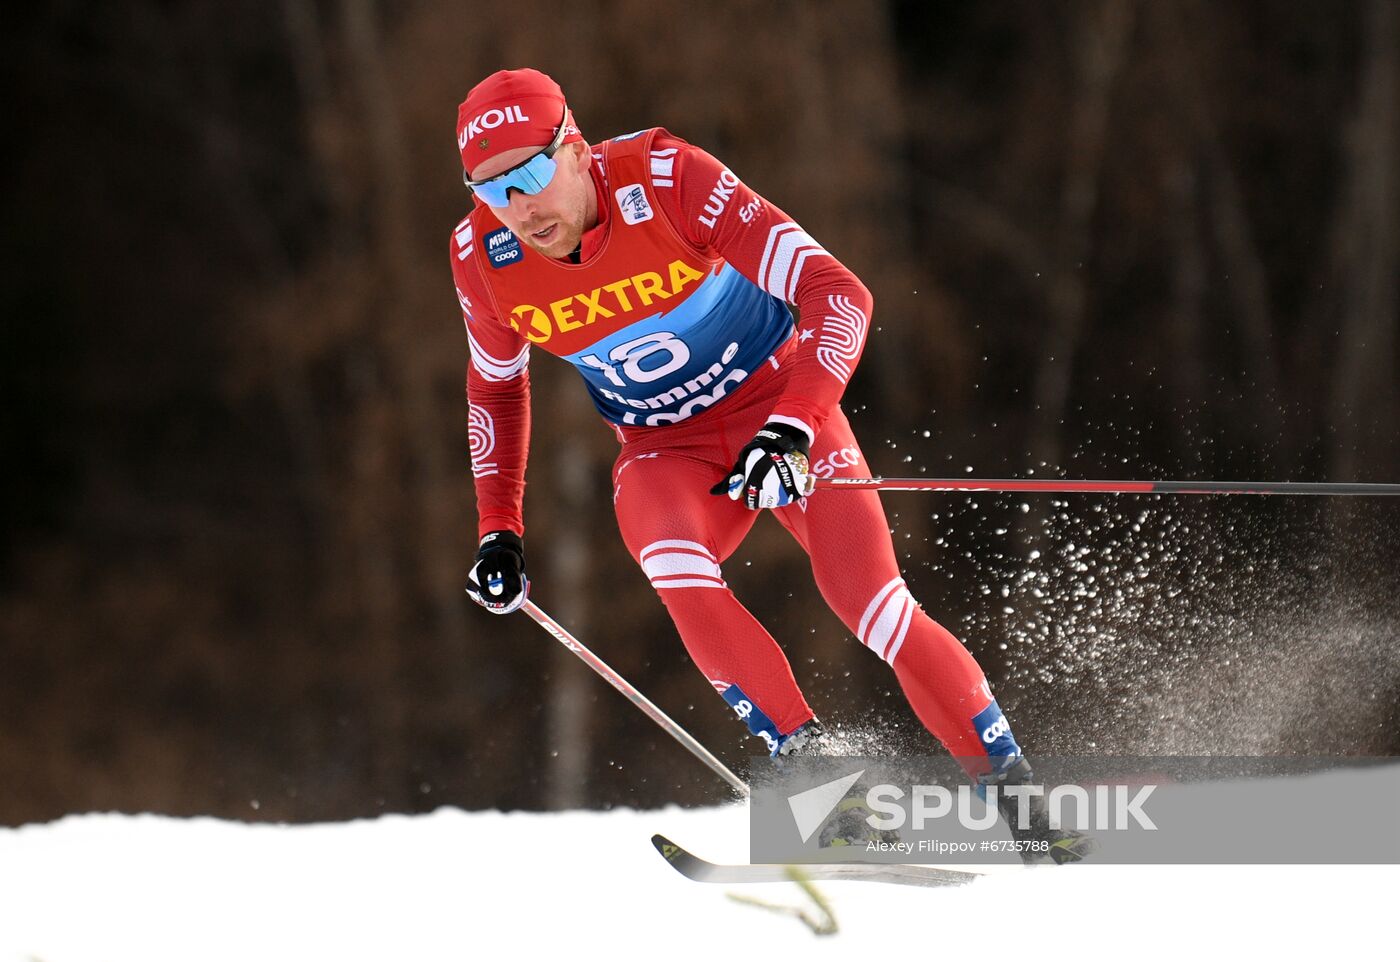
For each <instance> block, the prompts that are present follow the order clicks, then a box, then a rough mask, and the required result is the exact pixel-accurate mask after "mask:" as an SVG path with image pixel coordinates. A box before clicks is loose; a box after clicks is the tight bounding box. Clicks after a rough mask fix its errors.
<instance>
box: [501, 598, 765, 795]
mask: <svg viewBox="0 0 1400 962" xmlns="http://www.w3.org/2000/svg"><path fill="white" fill-rule="evenodd" d="M520 610H521V611H523V612H525V614H527V615H529V616H530V617H531V618H532V619H533V620H534V622H535V624H537V625H539V626H540V627H541V628H543V629H544V630H545V631H547V632H549V633H550V634H551V635H553V636H554V638H555V640H557V641H558V642H559V643H560V644H562V645H563V646H564V647H565V648H567V649H569V650H570V651H572V652H573V653H574V654H575V655H578V657H579V659H580V660H581V661H582V662H583V663H584V664H586V665H587V666H588V667H589V668H592V669H593V670H594V671H596V672H597V673H598V674H599V675H602V676H603V678H604V679H605V680H606V681H607V683H608V684H610V685H612V686H613V687H614V688H616V689H617V690H618V691H620V692H622V694H623V695H625V696H626V697H627V700H628V701H630V702H631V703H632V704H634V705H636V706H637V707H638V708H640V709H641V710H642V711H643V712H645V713H646V716H647V717H648V718H650V719H651V720H652V721H654V722H656V723H657V724H658V725H660V726H661V728H662V730H664V731H665V732H666V734H668V735H670V736H671V737H672V738H674V739H675V740H676V741H678V742H680V743H681V744H682V745H684V746H685V748H686V750H687V751H689V752H690V753H691V754H692V755H694V756H695V757H696V758H698V759H700V760H701V761H702V762H704V763H705V764H706V765H708V766H709V767H710V771H712V772H714V773H715V774H716V775H718V776H719V777H720V778H722V779H724V780H725V781H726V782H728V783H729V784H730V786H732V787H733V789H734V791H736V792H738V793H739V794H740V795H742V796H744V797H745V798H747V797H748V794H749V786H748V783H747V782H745V781H744V780H743V779H742V778H740V777H739V776H738V775H735V774H734V773H733V772H732V771H730V770H729V769H728V768H727V767H726V766H725V764H724V762H722V761H720V760H719V759H718V758H716V757H715V756H714V755H712V754H710V752H709V750H708V749H707V748H705V746H704V745H702V744H700V743H699V742H698V741H696V740H695V738H694V737H693V736H692V735H691V734H690V733H689V732H687V731H686V730H685V729H684V728H682V727H681V726H680V725H678V724H676V723H675V722H674V721H672V720H671V718H670V716H669V715H667V714H666V713H665V712H664V711H662V710H661V709H660V708H657V707H656V705H654V704H653V703H652V701H651V699H649V698H647V696H646V695H643V694H642V693H641V692H639V691H638V690H637V689H636V688H634V687H632V685H631V684H629V683H628V681H627V679H625V678H623V677H622V676H621V675H619V674H618V673H617V672H615V671H613V670H612V669H611V668H609V667H608V665H607V663H606V662H605V661H603V659H601V658H599V657H598V656H597V655H595V654H593V652H591V651H589V650H588V649H587V648H585V647H584V645H583V643H582V642H580V641H579V640H578V639H577V638H575V637H574V636H573V635H571V634H569V632H568V629H566V628H565V627H564V626H563V625H561V624H559V622H557V621H555V620H554V619H553V618H551V617H550V616H549V615H547V614H545V613H544V612H543V611H542V610H541V609H540V606H539V605H537V604H535V603H534V602H533V601H526V602H525V604H523V605H521V608H520Z"/></svg>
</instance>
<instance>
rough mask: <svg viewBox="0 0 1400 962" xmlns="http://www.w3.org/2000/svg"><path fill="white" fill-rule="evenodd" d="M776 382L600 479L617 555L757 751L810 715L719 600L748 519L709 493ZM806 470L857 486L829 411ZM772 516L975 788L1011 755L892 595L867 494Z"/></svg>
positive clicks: (777, 663) (772, 659) (974, 693)
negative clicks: (644, 582) (745, 727)
mask: <svg viewBox="0 0 1400 962" xmlns="http://www.w3.org/2000/svg"><path fill="white" fill-rule="evenodd" d="M781 373H784V372H775V371H769V370H768V369H765V370H764V371H763V372H761V373H760V374H757V375H755V377H754V380H755V381H759V382H760V383H759V384H756V385H753V384H751V385H745V388H744V389H743V391H742V393H741V394H740V395H739V396H737V397H734V398H731V399H729V401H730V402H731V403H729V404H722V405H721V406H720V408H719V409H718V410H714V411H710V412H707V413H705V414H703V415H701V416H700V417H699V418H696V419H693V420H691V421H686V422H683V423H681V424H679V425H674V426H668V427H664V428H652V429H644V430H641V431H636V430H633V431H628V432H627V433H626V434H625V435H624V444H623V449H622V453H621V455H620V456H619V457H618V460H617V463H616V465H615V467H614V469H613V486H614V496H613V502H614V505H615V508H616V511H617V519H618V524H619V526H620V527H621V529H622V537H623V540H624V541H625V542H626V543H627V548H628V550H629V551H630V552H631V553H632V557H633V558H635V559H636V560H637V562H638V563H639V564H640V565H641V566H642V569H643V570H644V571H645V572H646V574H647V577H648V578H649V579H650V580H651V584H652V587H653V588H655V589H656V592H657V594H658V595H660V597H661V600H662V602H663V603H664V604H665V605H666V608H667V610H668V611H669V612H670V614H671V618H672V619H673V620H674V621H675V624H676V628H677V629H678V630H679V631H680V635H681V639H682V640H683V641H684V642H685V646H686V650H687V651H689V652H690V656H691V658H692V659H693V660H694V661H695V664H696V665H697V666H699V668H700V670H701V671H702V672H704V674H705V677H706V678H708V679H709V680H710V682H711V684H713V685H714V687H715V689H716V690H717V691H719V692H720V694H721V695H723V696H724V697H725V700H726V701H728V702H729V704H730V705H731V707H733V708H734V709H735V711H736V712H737V713H738V714H739V716H740V717H741V718H743V719H744V720H745V721H746V722H747V723H748V724H749V728H750V730H751V731H752V732H753V733H754V734H756V735H759V736H761V737H763V738H764V740H765V741H766V742H767V743H768V747H769V749H770V751H773V750H776V748H777V747H778V743H779V742H781V740H782V739H783V738H784V737H785V736H787V735H789V734H791V733H792V732H793V731H794V730H795V729H796V728H798V727H799V726H800V725H802V724H803V723H804V722H806V721H808V720H809V719H811V718H812V709H811V708H809V707H808V705H807V701H806V699H805V698H804V697H803V696H802V692H801V690H800V689H799V688H798V686H797V682H796V680H795V679H794V678H793V674H792V668H791V667H790V666H789V664H788V661H787V658H786V657H785V656H784V655H783V652H782V649H780V648H779V647H778V644H777V643H776V642H775V641H774V640H773V637H772V636H771V635H770V634H769V633H768V632H767V631H766V630H765V629H764V627H763V626H762V625H761V624H759V623H758V621H757V620H755V619H754V617H753V615H751V614H750V613H749V612H748V610H747V609H746V608H745V607H744V606H743V605H742V604H740V602H739V599H738V598H736V597H735V596H734V593H733V592H732V591H730V590H729V587H728V585H727V584H726V583H725V581H724V576H723V574H722V571H721V568H720V565H721V564H722V563H723V562H724V561H725V560H726V559H727V558H728V557H729V556H730V554H732V553H733V551H734V549H735V548H737V547H738V546H739V542H740V541H742V540H743V538H744V536H745V535H746V534H747V533H748V531H749V528H750V527H752V525H753V523H754V521H755V519H756V518H757V516H758V512H756V511H750V510H748V509H746V508H744V507H743V506H742V505H740V504H738V503H737V502H734V501H730V500H729V499H728V498H726V497H722V496H721V497H717V496H715V495H711V494H710V493H709V489H710V487H711V485H713V484H714V483H715V482H716V481H718V480H719V479H720V478H721V477H723V476H724V475H725V473H726V472H727V471H728V470H729V468H730V466H731V465H732V464H733V460H734V457H735V456H736V454H737V452H738V450H739V449H740V448H741V447H742V446H743V445H744V444H746V443H747V442H748V441H749V440H751V439H752V437H753V435H754V432H755V431H756V430H757V429H758V428H759V427H761V426H762V424H763V422H764V420H765V419H766V414H767V412H768V411H770V410H771V409H772V403H773V400H774V399H775V398H776V396H777V394H778V393H779V391H780V389H781V386H782V382H783V381H784V380H785V378H783V377H782V376H781ZM765 375H766V376H765ZM730 407H737V408H738V410H736V411H733V412H730V411H728V410H726V409H727V408H730ZM811 461H812V466H813V472H814V473H815V474H816V475H817V476H818V477H870V472H869V470H868V469H867V467H866V464H865V459H864V457H863V456H862V455H861V451H860V447H859V446H858V445H857V444H856V440H855V438H854V436H853V435H852V434H851V426H850V424H849V423H848V422H847V421H846V416H845V415H844V414H843V413H842V412H841V411H840V410H839V409H837V410H836V411H835V412H834V413H833V414H832V416H831V417H830V419H829V420H828V421H827V423H826V425H825V426H824V427H823V429H822V431H821V433H820V434H819V435H818V437H817V439H816V443H815V444H814V445H813V447H812V452H811ZM773 513H774V514H775V515H776V516H777V518H778V521H779V522H781V524H782V525H783V527H784V528H786V529H787V530H788V531H790V532H791V533H792V535H793V537H794V538H796V539H797V542H798V544H800V545H802V547H803V549H804V550H805V551H806V552H807V554H808V555H809V556H810V558H811V562H812V573H813V574H814V575H815V576H816V581H817V587H818V589H820V591H821V593H822V597H823V598H825V599H826V603H827V604H828V605H829V606H830V607H831V610H832V611H834V612H835V613H836V615H837V616H838V617H839V618H840V619H841V620H842V622H844V623H845V625H846V627H847V628H849V629H850V630H851V631H852V632H853V633H854V634H855V636H856V637H857V638H858V639H860V641H861V643H862V644H864V645H865V646H866V647H867V648H869V649H870V650H871V651H873V652H875V654H877V655H878V656H879V657H880V658H882V659H884V661H885V662H887V663H888V664H889V665H890V666H891V667H892V668H893V669H894V673H895V676H896V677H897V678H898V679H899V684H900V686H901V687H902V688H903V690H904V694H905V697H907V698H908V699H909V703H910V705H911V706H912V707H913V709H914V711H915V713H916V714H917V715H918V716H919V719H920V721H922V722H923V724H924V727H925V728H927V729H928V730H929V731H930V732H932V733H933V734H934V736H935V737H937V739H938V740H939V741H940V742H942V743H943V745H944V747H945V748H947V750H948V751H949V752H950V753H951V754H953V755H954V756H956V757H958V758H960V759H965V761H964V762H963V765H964V767H965V768H968V770H969V771H970V772H972V773H973V774H979V773H980V772H981V771H983V770H985V769H986V767H987V763H986V759H987V757H988V755H989V754H990V755H1007V754H1013V753H1014V754H1019V751H1020V750H1019V748H1018V747H1017V746H1016V744H1015V741H1014V739H1013V738H1012V737H1011V735H1010V731H1009V728H1008V726H1007V725H1006V722H1005V720H1004V719H1003V718H1002V716H1001V713H1000V709H999V708H997V707H996V705H995V702H994V700H993V699H992V695H991V691H990V689H989V688H988V686H987V681H986V678H985V676H984V675H983V674H982V669H981V668H979V667H978V665H977V662H976V660H974V659H973V657H972V655H971V654H970V653H969V652H968V650H967V649H966V648H964V647H963V646H962V644H961V643H960V642H959V641H958V640H957V639H956V638H955V637H953V635H952V634H950V633H949V632H948V631H947V630H946V629H945V628H943V626H941V625H939V624H938V623H937V622H935V621H934V620H933V619H932V618H930V617H929V616H928V615H926V614H925V613H924V611H923V609H922V608H920V607H919V605H918V603H917V602H916V601H915V600H914V598H913V596H911V595H910V593H909V589H908V588H907V587H905V584H904V579H903V578H901V577H900V574H899V568H898V565H897V564H896V562H895V554H894V546H893V544H892V543H891V540H890V530H889V525H888V523H887V522H886V520H885V512H884V509H883V508H882V507H881V505H880V499H879V496H878V495H877V494H875V493H874V492H873V491H855V490H852V491H820V492H818V493H816V494H814V495H813V496H811V497H810V498H805V499H803V500H802V501H800V502H798V503H796V504H793V505H789V506H788V507H786V508H779V509H776V510H774V512H773Z"/></svg>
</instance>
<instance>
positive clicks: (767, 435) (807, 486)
mask: <svg viewBox="0 0 1400 962" xmlns="http://www.w3.org/2000/svg"><path fill="white" fill-rule="evenodd" d="M815 486H816V479H815V478H813V477H812V473H811V468H810V467H809V466H808V464H807V435H806V434H804V433H803V432H801V431H799V430H798V429H797V428H794V427H792V426H790V425H787V424H779V423H777V422H775V421H769V422H768V423H767V424H765V425H764V426H763V427H762V429H761V430H759V432H758V434H756V435H754V439H753V440H752V441H750V442H749V443H748V444H746V445H744V447H743V450H741V451H740V452H739V457H738V460H736V461H735V462H734V467H732V468H730V470H729V477H728V478H726V479H725V480H723V481H721V482H720V483H719V484H717V485H715V486H714V487H713V488H711V489H710V493H711V494H727V495H729V500H731V501H743V502H744V507H746V508H750V509H752V510H755V511H756V510H758V509H759V508H781V507H783V506H785V505H789V504H791V503H792V502H794V501H796V500H797V499H798V498H805V497H806V496H807V495H809V494H811V493H812V488H813V487H815Z"/></svg>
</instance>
